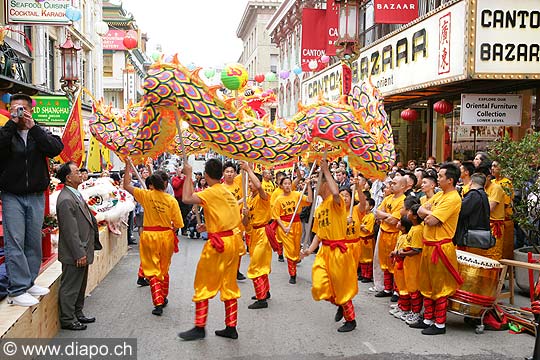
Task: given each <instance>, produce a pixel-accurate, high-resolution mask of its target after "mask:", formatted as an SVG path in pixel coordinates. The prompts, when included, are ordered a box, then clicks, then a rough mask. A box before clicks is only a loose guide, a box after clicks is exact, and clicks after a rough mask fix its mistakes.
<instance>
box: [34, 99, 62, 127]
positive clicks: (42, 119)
mask: <svg viewBox="0 0 540 360" xmlns="http://www.w3.org/2000/svg"><path fill="white" fill-rule="evenodd" d="M32 98H33V99H34V100H36V106H35V107H34V112H33V116H32V117H33V118H34V120H35V121H37V122H39V123H40V124H43V125H48V126H64V125H66V122H67V119H68V117H69V112H70V110H71V106H70V105H69V100H68V99H67V97H65V96H32Z"/></svg>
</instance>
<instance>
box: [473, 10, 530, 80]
mask: <svg viewBox="0 0 540 360" xmlns="http://www.w3.org/2000/svg"><path fill="white" fill-rule="evenodd" d="M476 3H477V7H476V40H475V72H476V73H494V74H539V73H540V40H539V38H540V37H539V34H540V3H539V2H538V0H515V1H508V0H477V2H476Z"/></svg>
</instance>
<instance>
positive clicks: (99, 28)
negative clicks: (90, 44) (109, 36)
mask: <svg viewBox="0 0 540 360" xmlns="http://www.w3.org/2000/svg"><path fill="white" fill-rule="evenodd" d="M94 30H95V31H96V34H98V35H99V36H103V35H105V34H106V33H108V32H109V25H108V24H107V23H106V22H105V21H98V22H97V23H96V24H95V25H94Z"/></svg>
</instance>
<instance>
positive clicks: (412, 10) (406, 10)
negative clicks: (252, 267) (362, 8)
mask: <svg viewBox="0 0 540 360" xmlns="http://www.w3.org/2000/svg"><path fill="white" fill-rule="evenodd" d="M374 7H375V23H377V24H407V23H409V22H411V21H413V20H414V19H416V18H417V17H418V0H375V4H374Z"/></svg>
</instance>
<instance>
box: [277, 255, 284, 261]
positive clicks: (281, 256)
mask: <svg viewBox="0 0 540 360" xmlns="http://www.w3.org/2000/svg"><path fill="white" fill-rule="evenodd" d="M277 261H279V262H285V258H284V257H283V255H279V256H278V258H277Z"/></svg>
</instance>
